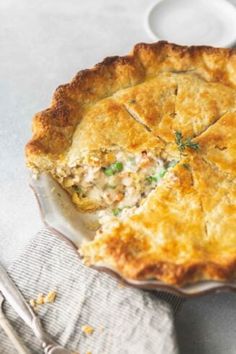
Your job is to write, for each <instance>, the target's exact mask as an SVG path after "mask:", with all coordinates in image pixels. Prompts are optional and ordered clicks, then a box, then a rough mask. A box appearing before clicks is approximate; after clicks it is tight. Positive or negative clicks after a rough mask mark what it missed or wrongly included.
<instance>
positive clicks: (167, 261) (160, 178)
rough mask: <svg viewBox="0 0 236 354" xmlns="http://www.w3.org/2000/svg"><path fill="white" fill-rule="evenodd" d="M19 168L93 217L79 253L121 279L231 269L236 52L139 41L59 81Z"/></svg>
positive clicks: (192, 277)
mask: <svg viewBox="0 0 236 354" xmlns="http://www.w3.org/2000/svg"><path fill="white" fill-rule="evenodd" d="M26 156H27V164H28V166H29V167H30V168H31V169H33V170H35V171H39V172H42V171H46V172H48V173H49V174H51V175H52V176H53V178H55V179H56V180H57V181H58V182H59V183H60V184H61V186H62V187H63V188H64V189H65V190H66V191H67V192H68V193H69V194H70V195H71V199H72V201H73V203H74V204H75V205H76V206H77V208H78V209H79V210H80V211H81V212H86V213H96V214H97V215H98V218H99V227H98V229H97V232H96V236H95V238H94V240H93V241H91V242H88V243H86V244H84V245H83V246H82V247H81V249H80V254H81V255H82V256H83V258H84V261H85V263H86V264H88V265H101V264H102V265H104V264H105V265H107V266H109V267H110V268H112V269H114V270H116V271H118V272H119V273H120V274H121V275H122V276H124V277H125V278H128V279H142V280H144V279H158V280H161V281H164V282H166V283H169V284H175V285H178V286H181V285H183V284H186V283H192V282H196V281H200V280H207V279H211V280H226V279H233V278H235V277H236V51H235V50H234V49H219V48H212V47H201V46H199V47H183V46H178V45H174V44H170V43H167V42H158V43H154V44H144V43H141V44H138V45H136V46H135V47H134V49H133V51H132V53H131V54H130V55H128V56H125V57H111V58H107V59H105V60H104V61H103V62H102V63H100V64H98V65H96V66H95V67H94V68H92V69H90V70H84V71H81V72H79V73H78V74H77V76H76V77H75V78H74V79H73V80H72V82H71V83H69V84H66V85H62V86H60V87H59V88H58V89H57V90H56V92H55V94H54V96H53V99H52V104H51V106H50V107H49V108H48V109H46V110H44V111H42V112H40V113H38V114H36V115H35V117H34V119H33V137H32V139H31V140H30V142H29V143H28V144H27V146H26Z"/></svg>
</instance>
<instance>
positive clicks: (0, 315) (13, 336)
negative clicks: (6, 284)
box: [0, 292, 30, 354]
mask: <svg viewBox="0 0 236 354" xmlns="http://www.w3.org/2000/svg"><path fill="white" fill-rule="evenodd" d="M4 301H5V298H4V297H3V295H2V293H1V292H0V325H1V327H2V329H3V330H4V332H5V333H6V335H7V336H8V338H9V339H10V340H11V342H12V344H13V345H14V347H15V349H16V350H17V352H18V353H19V354H30V352H29V350H28V349H27V348H26V347H25V345H24V344H23V342H22V340H21V338H20V337H19V336H18V334H17V333H16V331H15V330H14V328H13V327H12V325H11V324H10V322H9V321H8V319H7V318H6V316H5V314H4V312H3V303H4Z"/></svg>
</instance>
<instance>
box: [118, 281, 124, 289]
mask: <svg viewBox="0 0 236 354" xmlns="http://www.w3.org/2000/svg"><path fill="white" fill-rule="evenodd" d="M117 287H118V288H119V289H123V288H124V287H125V284H124V283H123V282H121V281H120V282H119V283H118V284H117Z"/></svg>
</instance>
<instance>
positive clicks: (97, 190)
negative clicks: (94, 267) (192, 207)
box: [53, 148, 178, 225]
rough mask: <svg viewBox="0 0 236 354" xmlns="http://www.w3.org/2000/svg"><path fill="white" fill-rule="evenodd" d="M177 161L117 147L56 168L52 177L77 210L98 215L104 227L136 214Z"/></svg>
mask: <svg viewBox="0 0 236 354" xmlns="http://www.w3.org/2000/svg"><path fill="white" fill-rule="evenodd" d="M177 162H178V161H177V160H173V159H172V160H171V159H170V160H167V159H163V158H161V157H160V156H157V155H156V154H155V152H154V151H148V150H145V151H140V152H135V153H134V152H127V151H123V150H121V149H117V148H114V149H111V150H104V151H102V150H100V151H95V152H92V153H91V152H90V154H87V155H86V158H81V159H80V160H79V161H76V162H73V163H70V164H68V163H66V164H64V165H60V166H57V167H56V168H55V170H54V171H53V175H54V177H55V178H56V179H57V180H58V181H59V183H60V184H61V185H62V186H63V188H64V189H66V190H67V192H68V193H69V194H70V195H71V197H72V201H73V202H74V204H76V206H77V207H78V209H79V210H80V211H82V212H96V213H97V215H98V219H99V223H100V225H102V224H104V223H106V222H107V221H108V220H109V221H110V220H111V219H113V218H120V217H123V216H128V215H132V214H133V213H135V211H136V209H137V208H139V207H140V206H141V205H142V203H143V202H144V200H145V199H146V198H147V196H148V195H149V194H150V193H151V191H152V190H154V189H155V188H156V187H157V186H158V185H160V184H161V183H162V182H163V180H164V177H165V176H166V175H167V173H169V172H170V170H171V168H172V167H173V166H175V164H176V163H177Z"/></svg>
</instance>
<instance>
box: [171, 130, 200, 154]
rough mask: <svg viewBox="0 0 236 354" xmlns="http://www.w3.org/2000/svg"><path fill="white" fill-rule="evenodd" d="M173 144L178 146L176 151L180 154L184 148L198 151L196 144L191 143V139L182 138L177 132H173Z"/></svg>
mask: <svg viewBox="0 0 236 354" xmlns="http://www.w3.org/2000/svg"><path fill="white" fill-rule="evenodd" d="M175 142H176V144H177V146H178V149H179V151H180V152H183V151H184V150H185V149H186V148H189V149H192V150H195V151H198V150H199V149H200V147H199V144H198V143H194V142H193V141H192V138H185V139H184V137H183V134H182V133H181V132H179V131H176V132H175Z"/></svg>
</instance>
